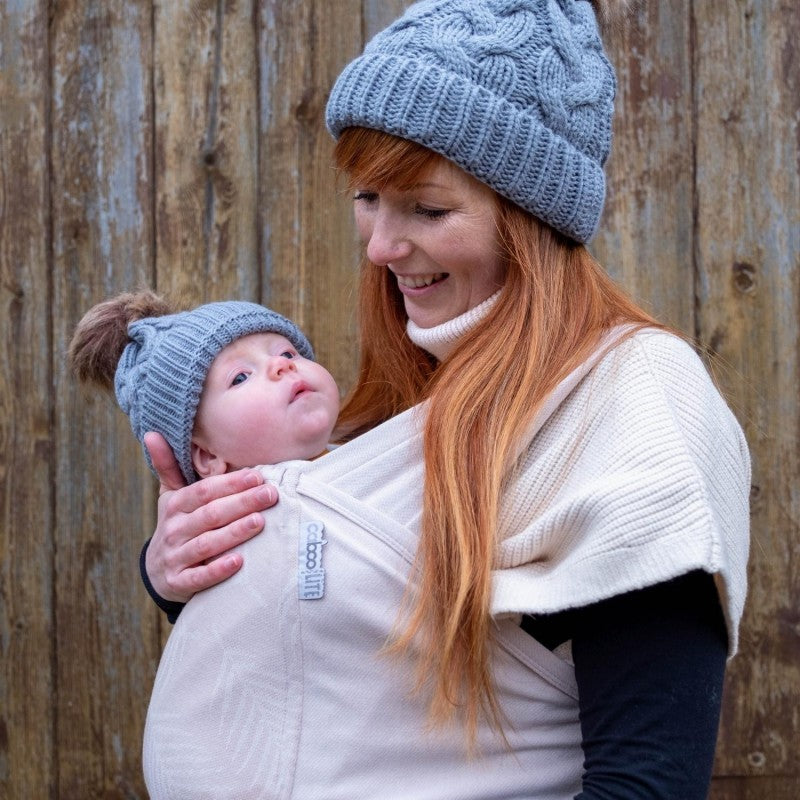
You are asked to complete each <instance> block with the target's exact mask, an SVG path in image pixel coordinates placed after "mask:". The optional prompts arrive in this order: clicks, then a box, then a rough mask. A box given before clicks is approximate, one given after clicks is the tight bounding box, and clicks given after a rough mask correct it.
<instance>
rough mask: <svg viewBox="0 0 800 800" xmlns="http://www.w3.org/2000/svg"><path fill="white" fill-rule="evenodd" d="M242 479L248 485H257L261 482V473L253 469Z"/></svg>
mask: <svg viewBox="0 0 800 800" xmlns="http://www.w3.org/2000/svg"><path fill="white" fill-rule="evenodd" d="M244 479H245V482H246V483H247V486H248V487H253V486H258V485H259V484H260V483H261V475H260V474H259V473H258V472H255V471H253V470H251V471H250V472H248V473H247V475H245V476H244Z"/></svg>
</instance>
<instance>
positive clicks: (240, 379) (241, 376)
mask: <svg viewBox="0 0 800 800" xmlns="http://www.w3.org/2000/svg"><path fill="white" fill-rule="evenodd" d="M246 380H247V373H246V372H237V373H236V374H235V375H234V376H233V380H232V381H231V386H238V385H239V384H240V383H244V382H245V381H246Z"/></svg>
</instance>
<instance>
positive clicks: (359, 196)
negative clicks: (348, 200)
mask: <svg viewBox="0 0 800 800" xmlns="http://www.w3.org/2000/svg"><path fill="white" fill-rule="evenodd" d="M377 199H378V193H377V192H356V193H355V194H354V195H353V200H356V201H360V202H362V203H374V202H375V201H376V200H377Z"/></svg>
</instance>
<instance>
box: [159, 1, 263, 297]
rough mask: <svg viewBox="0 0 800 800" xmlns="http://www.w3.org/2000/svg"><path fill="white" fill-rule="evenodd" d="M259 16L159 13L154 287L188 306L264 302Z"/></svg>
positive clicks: (168, 9)
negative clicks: (259, 213)
mask: <svg viewBox="0 0 800 800" xmlns="http://www.w3.org/2000/svg"><path fill="white" fill-rule="evenodd" d="M254 14H255V10H254V5H253V3H252V2H250V0H199V1H196V0H179V2H169V3H157V4H156V5H155V10H154V30H155V54H154V72H155V87H154V97H155V100H154V102H155V115H156V131H155V169H154V175H153V182H152V185H151V189H153V190H154V191H155V193H156V282H157V285H158V289H159V291H163V292H166V293H168V294H170V295H174V296H176V297H178V298H180V299H181V300H183V301H184V302H186V303H187V304H189V305H195V304H197V303H200V302H205V301H209V300H226V299H240V300H258V299H259V293H260V292H259V289H260V287H259V283H258V280H259V278H258V276H259V270H258V230H257V222H256V198H257V192H258V189H257V184H258V168H257V164H258V155H257V147H258V137H257V69H256V41H255V29H254Z"/></svg>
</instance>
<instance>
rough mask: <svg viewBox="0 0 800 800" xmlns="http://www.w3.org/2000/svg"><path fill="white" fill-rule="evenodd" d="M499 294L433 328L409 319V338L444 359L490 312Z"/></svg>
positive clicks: (407, 329) (418, 345) (437, 357)
mask: <svg viewBox="0 0 800 800" xmlns="http://www.w3.org/2000/svg"><path fill="white" fill-rule="evenodd" d="M499 295H500V290H498V291H496V292H495V293H494V294H493V295H492V296H491V297H490V298H488V300H484V301H483V302H482V303H480V304H479V305H477V306H475V308H471V309H470V310H469V311H467V312H465V313H464V314H461V315H460V316H458V317H454V318H453V319H450V320H448V321H447V322H443V323H442V324H441V325H436V326H434V327H433V328H420V327H419V325H416V324H415V323H413V322H412V321H411V320H408V323H407V324H406V332H407V333H408V338H409V339H411V341H412V342H414V344H415V345H417V347H421V348H422V349H423V350H425V351H427V352H428V353H430V354H431V355H432V356H434V358H436V359H438V360H439V361H444V359H445V358H447V356H449V355H450V353H452V352H453V350H455V348H456V347H457V345H458V343H459V342H460V341H461V339H462V338H463V337H464V336H465V335H466V334H467V333H469V332H470V331H471V330H472V329H473V328H474V327H475V326H476V325H477V324H478V323H479V322H480V321H481V320H482V319H483V318H484V317H485V316H486V315H487V314H488V313H489V311H490V310H491V308H492V306H493V305H494V304H495V303H496V302H497V298H498V296H499Z"/></svg>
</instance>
